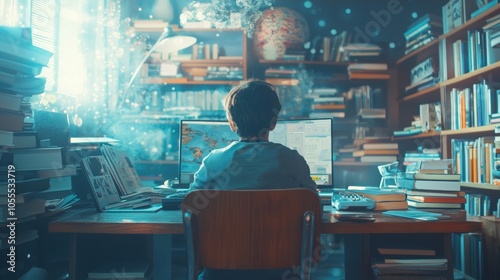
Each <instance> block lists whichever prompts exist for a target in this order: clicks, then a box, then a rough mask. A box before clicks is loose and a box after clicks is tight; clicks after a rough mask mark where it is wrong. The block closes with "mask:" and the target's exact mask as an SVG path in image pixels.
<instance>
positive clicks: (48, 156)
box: [12, 147, 63, 171]
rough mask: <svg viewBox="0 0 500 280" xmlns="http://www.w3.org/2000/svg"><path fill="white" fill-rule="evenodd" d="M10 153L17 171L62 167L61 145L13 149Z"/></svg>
mask: <svg viewBox="0 0 500 280" xmlns="http://www.w3.org/2000/svg"><path fill="white" fill-rule="evenodd" d="M12 153H13V154H14V158H13V161H14V162H13V163H14V165H15V167H16V170H17V171H26V170H46V169H61V168H63V153H62V148H61V147H50V148H29V149H13V150H12Z"/></svg>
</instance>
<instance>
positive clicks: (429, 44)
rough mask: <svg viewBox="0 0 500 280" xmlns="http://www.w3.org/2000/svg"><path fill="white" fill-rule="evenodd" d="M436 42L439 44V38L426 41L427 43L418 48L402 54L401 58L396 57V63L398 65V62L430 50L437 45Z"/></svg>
mask: <svg viewBox="0 0 500 280" xmlns="http://www.w3.org/2000/svg"><path fill="white" fill-rule="evenodd" d="M438 44H439V38H436V39H434V40H432V41H431V42H430V43H428V44H427V45H424V46H422V47H421V48H418V49H417V50H415V51H413V52H411V53H409V54H407V55H405V56H403V57H402V58H400V59H398V60H397V61H396V64H397V65H399V64H402V63H404V62H406V61H409V60H410V59H412V58H414V57H416V56H418V55H420V54H423V53H425V52H427V51H429V50H431V49H432V48H434V47H437V46H438Z"/></svg>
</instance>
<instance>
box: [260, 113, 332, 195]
mask: <svg viewBox="0 0 500 280" xmlns="http://www.w3.org/2000/svg"><path fill="white" fill-rule="evenodd" d="M269 141H271V142H275V143H280V144H282V145H284V146H287V147H288V148H290V149H292V150H297V152H298V153H299V154H300V155H302V156H303V157H304V159H305V160H306V162H307V164H308V165H309V168H310V170H311V178H312V179H313V180H314V181H315V182H316V185H318V187H324V188H333V163H332V146H333V145H332V144H333V143H332V119H296V120H280V121H278V123H277V125H276V128H275V129H274V130H273V131H271V133H269Z"/></svg>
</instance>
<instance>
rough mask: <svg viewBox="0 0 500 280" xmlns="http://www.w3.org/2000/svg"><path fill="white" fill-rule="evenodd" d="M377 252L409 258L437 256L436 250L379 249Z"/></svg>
mask: <svg viewBox="0 0 500 280" xmlns="http://www.w3.org/2000/svg"><path fill="white" fill-rule="evenodd" d="M377 251H378V252H379V253H380V254H382V255H408V256H435V255H436V250H434V249H417V248H377Z"/></svg>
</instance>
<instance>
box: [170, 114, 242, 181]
mask: <svg viewBox="0 0 500 280" xmlns="http://www.w3.org/2000/svg"><path fill="white" fill-rule="evenodd" d="M179 135H180V140H179V184H181V185H184V184H190V183H191V182H193V176H194V173H196V171H198V169H199V168H200V165H201V162H202V160H203V158H204V157H206V156H207V155H208V154H209V153H210V152H211V151H212V150H214V149H219V148H223V147H225V146H227V145H229V144H230V143H231V142H233V141H237V140H238V135H237V134H236V133H235V132H234V131H232V130H231V128H230V127H229V123H228V122H227V121H215V120H181V123H180V133H179Z"/></svg>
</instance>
